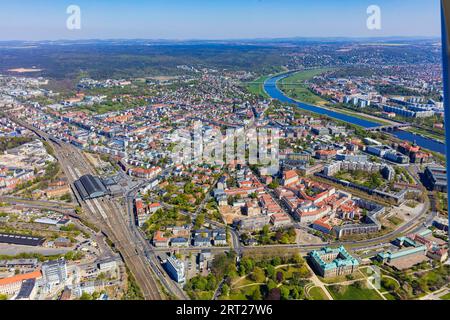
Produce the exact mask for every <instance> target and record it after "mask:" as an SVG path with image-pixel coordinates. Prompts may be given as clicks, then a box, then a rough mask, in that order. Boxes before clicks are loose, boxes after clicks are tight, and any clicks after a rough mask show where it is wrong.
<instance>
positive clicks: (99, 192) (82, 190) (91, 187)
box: [74, 174, 108, 200]
mask: <svg viewBox="0 0 450 320" xmlns="http://www.w3.org/2000/svg"><path fill="white" fill-rule="evenodd" d="M74 185H75V188H76V189H77V190H78V193H79V194H80V196H81V198H82V199H83V200H89V199H94V198H99V197H103V196H105V195H107V194H108V190H107V189H106V187H105V185H104V184H103V182H102V181H101V180H100V178H98V177H94V176H92V175H90V174H88V175H85V176H82V177H81V178H80V179H79V180H77V181H75V183H74Z"/></svg>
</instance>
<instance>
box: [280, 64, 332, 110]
mask: <svg viewBox="0 0 450 320" xmlns="http://www.w3.org/2000/svg"><path fill="white" fill-rule="evenodd" d="M331 70H333V69H331V68H323V69H313V70H304V71H300V72H296V73H294V74H292V75H291V76H289V77H287V78H284V79H282V80H281V81H280V83H279V84H280V89H281V90H282V91H283V92H284V93H285V94H286V95H287V96H289V97H291V98H293V99H295V100H297V101H300V102H305V103H311V104H316V105H324V104H326V103H327V101H326V100H324V99H322V98H321V97H319V96H318V95H316V94H314V93H313V92H312V91H311V90H309V88H308V85H307V84H305V83H304V82H305V81H307V80H310V79H312V78H314V77H315V76H317V75H320V74H322V73H325V72H327V71H331Z"/></svg>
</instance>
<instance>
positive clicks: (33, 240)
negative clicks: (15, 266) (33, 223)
mask: <svg viewBox="0 0 450 320" xmlns="http://www.w3.org/2000/svg"><path fill="white" fill-rule="evenodd" d="M44 242H45V239H44V238H42V237H35V236H29V235H21V234H8V233H0V243H7V244H16V245H22V246H33V247H37V246H40V245H42V244H43V243H44Z"/></svg>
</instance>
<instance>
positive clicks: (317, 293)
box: [308, 287, 328, 300]
mask: <svg viewBox="0 0 450 320" xmlns="http://www.w3.org/2000/svg"><path fill="white" fill-rule="evenodd" d="M308 294H309V297H310V298H311V299H313V300H328V297H327V296H326V294H325V292H323V290H322V288H319V287H314V288H312V289H311V290H309V292H308Z"/></svg>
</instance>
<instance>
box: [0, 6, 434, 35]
mask: <svg viewBox="0 0 450 320" xmlns="http://www.w3.org/2000/svg"><path fill="white" fill-rule="evenodd" d="M71 4H75V5H78V6H79V7H80V8H81V14H82V16H81V23H82V24H81V30H71V31H70V30H67V28H66V20H67V18H68V14H67V13H66V8H67V7H68V6H69V5H71ZM372 4H375V5H378V6H379V7H380V8H381V14H382V20H381V21H382V29H381V30H372V31H371V30H368V29H367V27H366V20H367V17H368V15H367V13H366V9H367V7H368V6H369V5H372ZM336 36H348V37H380V36H440V7H439V1H438V0H145V1H144V0H123V1H119V0H71V1H66V0H21V1H10V0H0V41H1V40H57V39H113V38H142V39H237V38H279V37H336Z"/></svg>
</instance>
